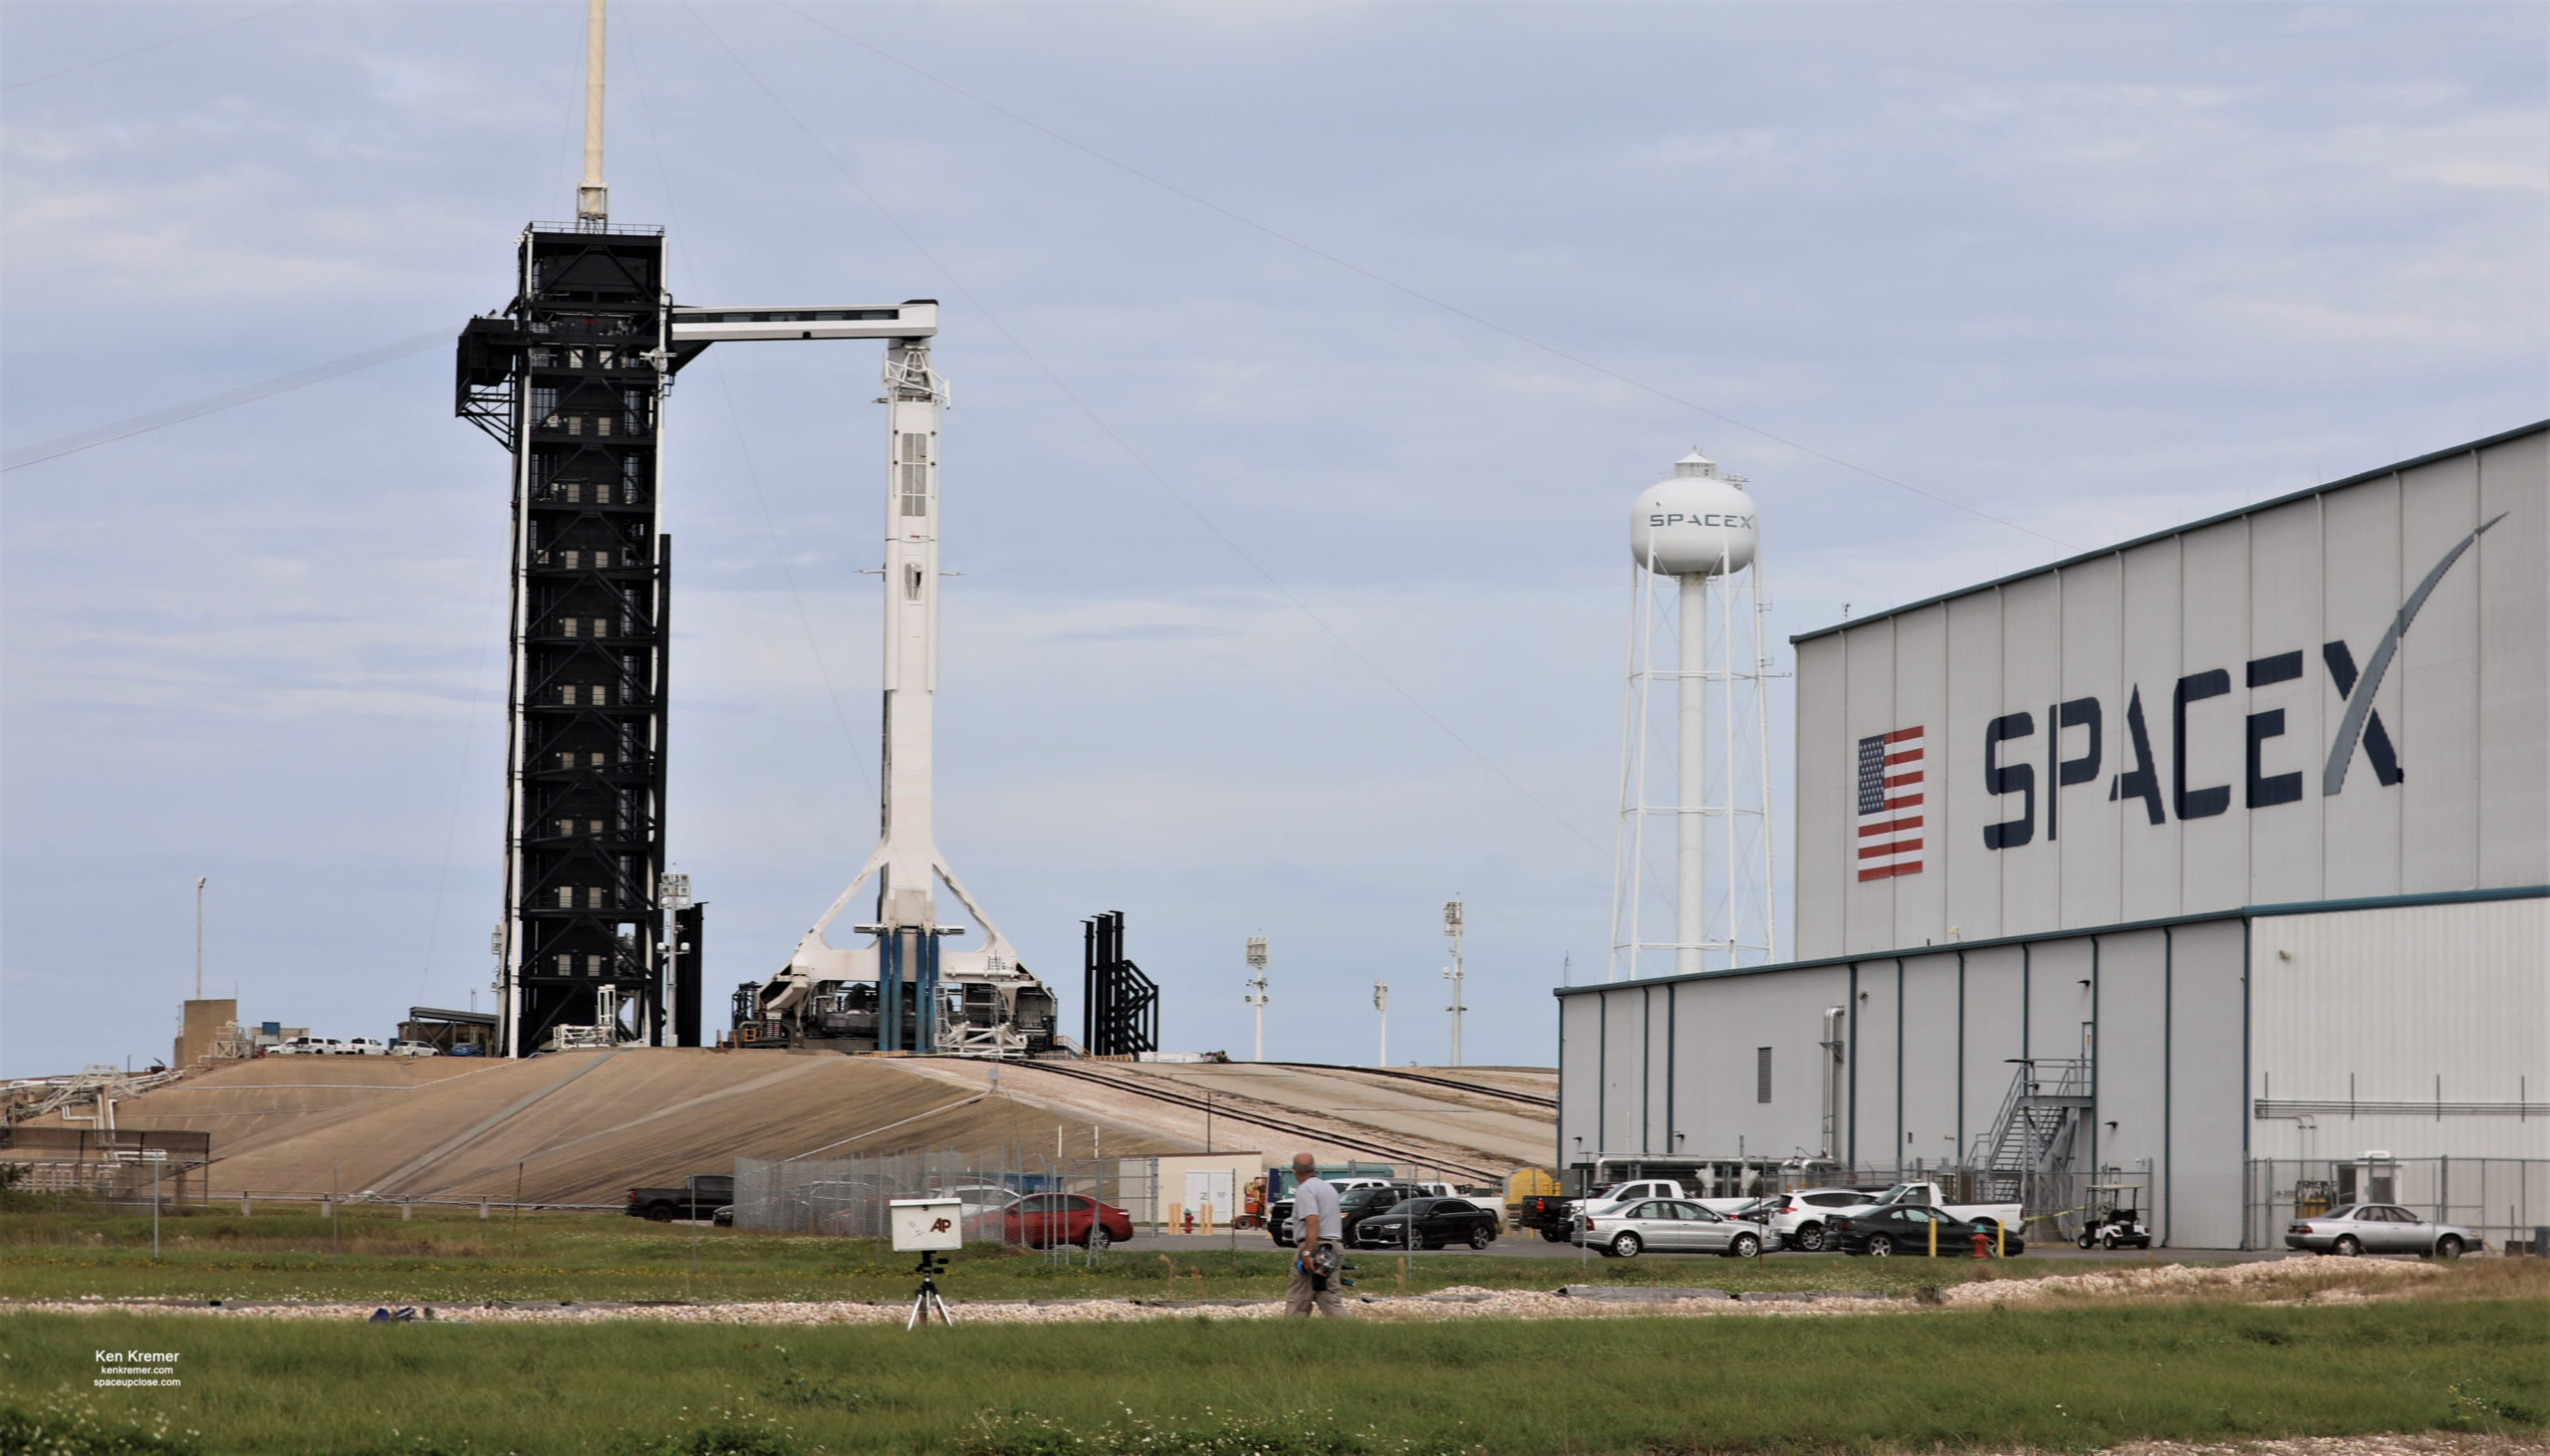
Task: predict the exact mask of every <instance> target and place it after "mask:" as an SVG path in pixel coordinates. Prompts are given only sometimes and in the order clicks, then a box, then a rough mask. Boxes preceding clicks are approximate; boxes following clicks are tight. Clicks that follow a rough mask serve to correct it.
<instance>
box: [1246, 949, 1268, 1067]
mask: <svg viewBox="0 0 2550 1456" xmlns="http://www.w3.org/2000/svg"><path fill="white" fill-rule="evenodd" d="M1248 968H1249V969H1250V970H1251V971H1253V972H1255V973H1256V974H1254V975H1252V976H1250V977H1249V978H1248V979H1247V980H1246V981H1244V982H1242V983H1241V984H1242V985H1244V986H1246V987H1248V988H1249V989H1248V991H1247V992H1246V993H1245V994H1244V995H1242V996H1241V997H1240V999H1241V1000H1242V1001H1245V1002H1247V1003H1248V1005H1249V1007H1250V1009H1251V1010H1253V1011H1255V1012H1256V1013H1257V1051H1256V1055H1254V1056H1252V1057H1250V1058H1249V1060H1250V1061H1252V1062H1263V1061H1265V1060H1266V1000H1267V997H1266V937H1265V936H1263V935H1252V936H1250V937H1248Z"/></svg>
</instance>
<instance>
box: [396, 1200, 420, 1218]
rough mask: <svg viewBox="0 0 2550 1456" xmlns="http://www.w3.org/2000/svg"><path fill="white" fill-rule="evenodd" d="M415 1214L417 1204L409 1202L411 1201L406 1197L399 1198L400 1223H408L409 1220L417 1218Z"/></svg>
mask: <svg viewBox="0 0 2550 1456" xmlns="http://www.w3.org/2000/svg"><path fill="white" fill-rule="evenodd" d="M415 1216H416V1206H415V1205H414V1204H412V1203H409V1202H408V1201H407V1200H406V1199H404V1198H401V1199H399V1200H398V1221H399V1222H400V1223H407V1222H410V1221H411V1220H413V1219H414V1218H415Z"/></svg>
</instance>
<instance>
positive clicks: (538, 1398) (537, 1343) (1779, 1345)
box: [0, 1301, 2550, 1456]
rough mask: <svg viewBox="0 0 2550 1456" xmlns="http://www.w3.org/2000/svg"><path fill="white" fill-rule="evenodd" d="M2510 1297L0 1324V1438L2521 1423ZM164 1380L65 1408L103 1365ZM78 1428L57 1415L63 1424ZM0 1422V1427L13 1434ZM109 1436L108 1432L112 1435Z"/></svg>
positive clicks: (729, 1442)
mask: <svg viewBox="0 0 2550 1456" xmlns="http://www.w3.org/2000/svg"><path fill="white" fill-rule="evenodd" d="M2544 1314H2545V1309H2544V1306H2543V1305H2542V1304H2540V1303H2539V1302H2537V1301H2534V1302H2527V1301H2464V1302H2438V1303H2416V1304H2405V1305H2384V1306H2363V1305H2356V1306H2345V1307H2338V1308H2329V1309H2315V1308H2307V1307H2294V1306H2270V1307H2261V1306H2230V1305H2196V1304H2180V1305H2142V1306H2135V1307H2130V1308H2122V1309H2115V1310H2106V1311H2100V1312H2097V1313H2095V1314H2091V1313H2086V1312H2082V1311H2077V1310H2039V1311H2020V1310H2011V1311H2008V1312H1992V1311H1985V1312H1978V1313H1972V1314H1966V1313H1957V1314H1939V1315H1934V1316H1929V1317H1925V1318H1924V1319H1922V1320H1921V1321H1919V1322H1918V1323H1917V1324H1916V1323H1914V1322H1912V1321H1908V1320H1905V1319H1901V1318H1896V1317H1890V1316H1866V1317H1836V1318H1825V1319H1802V1320H1754V1319H1720V1320H1662V1319H1641V1320H1618V1321H1600V1322H1570V1323H1566V1324H1554V1323H1533V1322H1486V1321H1480V1322H1464V1323H1453V1324H1439V1325H1396V1326H1381V1325H1348V1326H1330V1325H1326V1324H1309V1325H1300V1324H1275V1325H1237V1324H1208V1323H1205V1322H1202V1321H1195V1322H1185V1321H1179V1322H1173V1323H1165V1324H1158V1325H1138V1326H1115V1327H1099V1328H1093V1327H1081V1326H1073V1327H1054V1326H1041V1327H1023V1326H1008V1327H993V1326H975V1327H960V1328H958V1329H956V1330H952V1331H938V1332H934V1333H931V1334H929V1335H904V1334H903V1333H902V1332H900V1331H899V1330H887V1331H878V1330H857V1329H842V1328H826V1329H810V1330H795V1331H786V1332H781V1333H779V1335H778V1337H774V1335H773V1332H770V1331H768V1330H744V1329H737V1328H715V1327H698V1326H650V1325H642V1324H637V1323H616V1324H609V1325H600V1326H593V1325H580V1326H520V1325H481V1326H465V1325H437V1326H425V1325H399V1326H348V1325H315V1324H310V1323H306V1322H298V1321H254V1320H210V1319H205V1318H203V1317H199V1316H192V1317H190V1316H177V1315H155V1316H154V1315H135V1314H123V1313H117V1314H107V1315H99V1316H91V1317H83V1316H49V1315H26V1314H21V1315H15V1316H12V1317H9V1318H7V1319H0V1408H5V1410H6V1412H7V1413H6V1414H5V1415H0V1448H7V1447H8V1446H9V1445H10V1444H11V1441H12V1439H13V1437H12V1434H11V1433H12V1431H13V1430H14V1432H15V1433H16V1435H15V1439H17V1440H19V1441H22V1442H25V1443H28V1444H30V1445H31V1446H32V1443H33V1441H34V1439H35V1438H33V1437H32V1436H30V1435H29V1434H28V1432H29V1431H30V1430H31V1427H32V1426H33V1425H34V1424H35V1423H39V1422H44V1421H49V1422H51V1424H52V1427H53V1429H54V1431H55V1432H57V1433H59V1432H62V1431H65V1430H70V1431H74V1432H78V1431H80V1430H81V1429H82V1428H83V1427H84V1426H85V1428H86V1430H87V1432H88V1433H89V1434H87V1435H75V1436H74V1437H73V1439H72V1440H71V1441H70V1442H68V1443H66V1444H64V1445H62V1446H61V1447H59V1448H57V1447H53V1446H33V1447H32V1448H34V1449H46V1450H53V1449H63V1450H67V1451H74V1452H79V1451H113V1450H128V1451H158V1452H169V1453H174V1452H197V1451H200V1452H285V1451H293V1452H301V1451H327V1452H340V1453H350V1456H360V1453H392V1452H405V1453H410V1456H423V1453H428V1452H505V1451H511V1452H522V1453H550V1452H562V1453H564V1452H598V1453H632V1456H634V1453H638V1452H668V1453H669V1452H685V1453H694V1456H699V1453H709V1452H726V1453H754V1456H781V1453H813V1452H956V1453H973V1456H1058V1453H1063V1452H1089V1453H1114V1452H1133V1451H1143V1452H1146V1453H1149V1456H1184V1453H1195V1456H1201V1453H1205V1452H1238V1451H1243V1450H1245V1451H1251V1452H1258V1453H1261V1456H1311V1453H1321V1456H1343V1453H1356V1452H1372V1453H1407V1456H1421V1453H1435V1452H1444V1453H1449V1452H1487V1453H1538V1452H1579V1453H1608V1452H1624V1453H1627V1452H1636V1453H1669V1452H1697V1451H1702V1450H1706V1451H1711V1452H1721V1451H1809V1450H1814V1451H1827V1450H1854V1451H1858V1450H1877V1449H1925V1448H1939V1447H1947V1448H1956V1447H1968V1446H1976V1445H1983V1444H1990V1445H1993V1446H2013V1445H2024V1446H2033V1447H2039V1448H2044V1449H2049V1450H2081V1449H2087V1448H2094V1447H2098V1446H2104V1445H2110V1444H2114V1443H2116V1442H2119V1441H2124V1440H2129V1439H2135V1438H2162V1437H2166V1438H2174V1439H2185V1440H2220V1439H2233V1438H2248V1437H2270V1436H2282V1435H2296V1434H2336V1433H2355V1432H2368V1431H2393V1430H2428V1429H2477V1430H2492V1431H2505V1432H2515V1433H2526V1434H2537V1433H2538V1432H2539V1431H2540V1430H2541V1428H2542V1423H2543V1421H2544V1419H2545V1411H2550V1321H2545V1318H2544ZM108 1348H115V1349H125V1348H131V1349H144V1350H170V1351H174V1352H176V1354H177V1355H178V1368H179V1369H180V1370H181V1371H182V1378H183V1380H184V1384H183V1385H182V1387H181V1388H179V1389H176V1390H92V1389H91V1388H90V1384H89V1382H90V1380H91V1379H92V1377H93V1375H94V1367H95V1364H96V1351H97V1350H99V1349H108ZM83 1411H86V1412H89V1413H88V1414H83V1413H82V1412H83ZM13 1423H14V1424H13ZM118 1443H121V1444H118Z"/></svg>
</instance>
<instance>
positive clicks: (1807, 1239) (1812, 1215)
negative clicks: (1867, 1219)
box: [1771, 1188, 1869, 1254]
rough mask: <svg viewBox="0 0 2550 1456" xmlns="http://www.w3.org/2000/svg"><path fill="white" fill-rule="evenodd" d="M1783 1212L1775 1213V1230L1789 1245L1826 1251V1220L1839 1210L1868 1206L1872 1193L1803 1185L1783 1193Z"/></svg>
mask: <svg viewBox="0 0 2550 1456" xmlns="http://www.w3.org/2000/svg"><path fill="white" fill-rule="evenodd" d="M1780 1197H1781V1200H1782V1201H1781V1206H1780V1211H1779V1212H1777V1213H1774V1214H1772V1215H1771V1232H1773V1233H1775V1234H1778V1235H1779V1236H1780V1243H1781V1245H1782V1246H1783V1247H1785V1248H1790V1249H1802V1250H1804V1251H1805V1252H1807V1253H1809V1254H1815V1253H1820V1252H1822V1251H1823V1248H1824V1244H1825V1239H1824V1222H1825V1220H1826V1219H1829V1218H1831V1217H1832V1216H1833V1213H1834V1211H1835V1210H1837V1209H1844V1208H1859V1207H1862V1206H1864V1205H1866V1204H1867V1203H1868V1201H1869V1195H1868V1194H1866V1193H1863V1192H1861V1191H1860V1190H1859V1189H1857V1188H1801V1189H1799V1190H1798V1191H1796V1192H1794V1193H1784V1194H1781V1195H1780Z"/></svg>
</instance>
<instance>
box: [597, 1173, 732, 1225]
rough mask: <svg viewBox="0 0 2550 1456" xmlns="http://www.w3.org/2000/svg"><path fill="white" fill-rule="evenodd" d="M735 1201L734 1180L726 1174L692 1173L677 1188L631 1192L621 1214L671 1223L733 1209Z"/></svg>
mask: <svg viewBox="0 0 2550 1456" xmlns="http://www.w3.org/2000/svg"><path fill="white" fill-rule="evenodd" d="M734 1201H735V1180H734V1178H733V1177H732V1176H731V1175H729V1174H724V1173H693V1174H691V1175H690V1176H689V1177H687V1178H684V1179H682V1185H681V1186H680V1187H678V1188H632V1189H630V1190H629V1206H628V1207H627V1208H626V1209H623V1210H622V1212H624V1213H627V1214H628V1215H629V1216H630V1217H632V1218H642V1219H648V1220H651V1221H653V1222H655V1223H670V1222H672V1221H673V1220H674V1219H677V1218H706V1217H708V1216H709V1215H710V1214H711V1213H712V1212H713V1211H714V1210H716V1209H717V1208H718V1207H719V1206H720V1205H725V1206H729V1207H731V1206H732V1205H733V1204H734Z"/></svg>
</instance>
